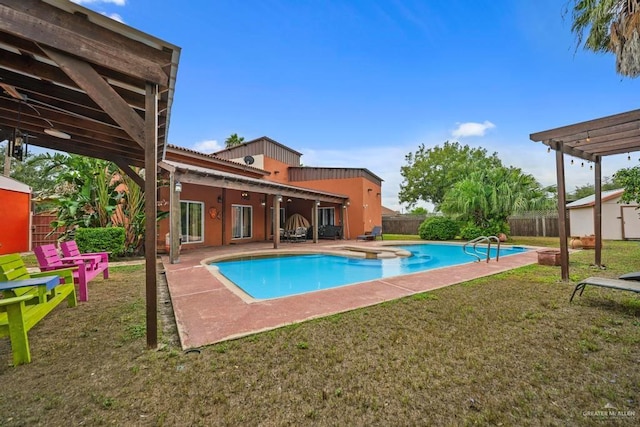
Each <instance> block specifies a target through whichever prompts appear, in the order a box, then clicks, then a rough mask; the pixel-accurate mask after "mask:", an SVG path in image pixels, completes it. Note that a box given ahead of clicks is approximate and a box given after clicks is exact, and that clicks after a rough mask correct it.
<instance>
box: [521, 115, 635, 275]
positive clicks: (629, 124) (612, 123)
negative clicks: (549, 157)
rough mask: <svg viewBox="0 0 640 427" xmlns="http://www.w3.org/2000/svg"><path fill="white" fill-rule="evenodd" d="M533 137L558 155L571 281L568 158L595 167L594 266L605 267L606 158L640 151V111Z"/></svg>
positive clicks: (565, 264)
mask: <svg viewBox="0 0 640 427" xmlns="http://www.w3.org/2000/svg"><path fill="white" fill-rule="evenodd" d="M529 138H530V139H531V140H532V141H535V142H542V143H543V144H545V145H547V146H548V147H550V148H551V149H553V150H555V152H556V177H557V182H558V222H559V224H558V225H559V231H560V257H561V274H562V280H565V281H568V280H569V248H568V245H567V239H568V237H569V235H568V232H569V230H568V229H567V221H566V204H567V203H566V185H565V171H564V155H565V154H568V155H570V156H573V157H577V158H580V159H583V160H587V161H591V162H593V164H594V168H593V169H594V177H595V179H594V181H595V192H596V194H595V206H594V209H595V210H594V212H595V214H594V230H595V236H596V245H595V260H594V264H595V265H597V266H598V267H601V266H602V250H601V248H602V158H603V157H606V156H612V155H615V154H623V153H631V152H634V151H640V110H633V111H628V112H626V113H621V114H615V115H613V116H607V117H602V118H599V119H595V120H589V121H586V122H582V123H576V124H572V125H568V126H563V127H559V128H556V129H551V130H546V131H542V132H536V133H532V134H531V135H530V136H529Z"/></svg>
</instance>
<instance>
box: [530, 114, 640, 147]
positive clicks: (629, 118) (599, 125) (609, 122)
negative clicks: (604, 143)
mask: <svg viewBox="0 0 640 427" xmlns="http://www.w3.org/2000/svg"><path fill="white" fill-rule="evenodd" d="M638 120H640V110H633V111H628V112H626V113H620V114H614V115H612V116H607V117H601V118H599V119H594V120H588V121H586V122H581V123H575V124H572V125H568V126H562V127H559V128H555V129H550V130H545V131H542V132H536V133H532V134H530V135H529V139H531V140H532V141H545V140H549V139H560V140H561V139H563V138H565V137H571V135H574V134H577V133H583V134H585V135H586V133H587V131H588V132H591V131H596V130H597V129H603V128H607V127H611V126H617V125H621V124H625V123H629V122H634V121H638Z"/></svg>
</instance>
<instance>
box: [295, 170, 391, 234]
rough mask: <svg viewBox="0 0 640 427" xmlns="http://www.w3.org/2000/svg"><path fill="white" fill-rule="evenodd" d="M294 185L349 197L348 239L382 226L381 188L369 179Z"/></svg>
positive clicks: (325, 180)
mask: <svg viewBox="0 0 640 427" xmlns="http://www.w3.org/2000/svg"><path fill="white" fill-rule="evenodd" d="M294 184H295V185H300V186H302V187H307V188H313V189H316V190H323V191H327V192H330V193H339V194H345V195H348V196H349V207H348V208H347V212H346V215H345V216H346V220H347V221H348V229H345V236H346V237H347V238H351V239H353V238H355V237H356V236H358V235H360V234H363V233H364V232H365V231H371V229H372V228H373V227H375V226H376V225H382V202H381V187H380V186H379V185H377V184H375V183H373V182H371V181H369V180H368V179H365V178H348V179H323V180H315V181H302V182H295V183H294ZM369 189H370V190H371V191H369Z"/></svg>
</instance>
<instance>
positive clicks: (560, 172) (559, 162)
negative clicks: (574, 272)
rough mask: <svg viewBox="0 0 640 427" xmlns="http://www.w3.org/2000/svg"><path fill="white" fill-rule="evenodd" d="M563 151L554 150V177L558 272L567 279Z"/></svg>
mask: <svg viewBox="0 0 640 427" xmlns="http://www.w3.org/2000/svg"><path fill="white" fill-rule="evenodd" d="M564 178H565V177H564V153H563V152H562V149H560V150H556V179H557V184H558V231H559V234H560V270H561V271H560V274H561V277H562V280H563V281H565V282H568V281H569V246H568V245H567V237H568V233H569V232H568V230H567V198H566V194H567V193H566V185H565V179H564Z"/></svg>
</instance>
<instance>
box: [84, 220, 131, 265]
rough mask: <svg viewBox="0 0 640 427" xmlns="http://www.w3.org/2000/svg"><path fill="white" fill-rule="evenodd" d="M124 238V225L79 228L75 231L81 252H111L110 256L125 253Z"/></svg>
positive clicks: (118, 255)
mask: <svg viewBox="0 0 640 427" xmlns="http://www.w3.org/2000/svg"><path fill="white" fill-rule="evenodd" d="M124 239H125V230H124V228H122V227H106V228H78V229H77V230H76V231H75V240H76V243H77V244H78V249H79V250H80V252H109V258H111V257H120V256H122V255H123V254H124V249H125V248H124Z"/></svg>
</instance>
